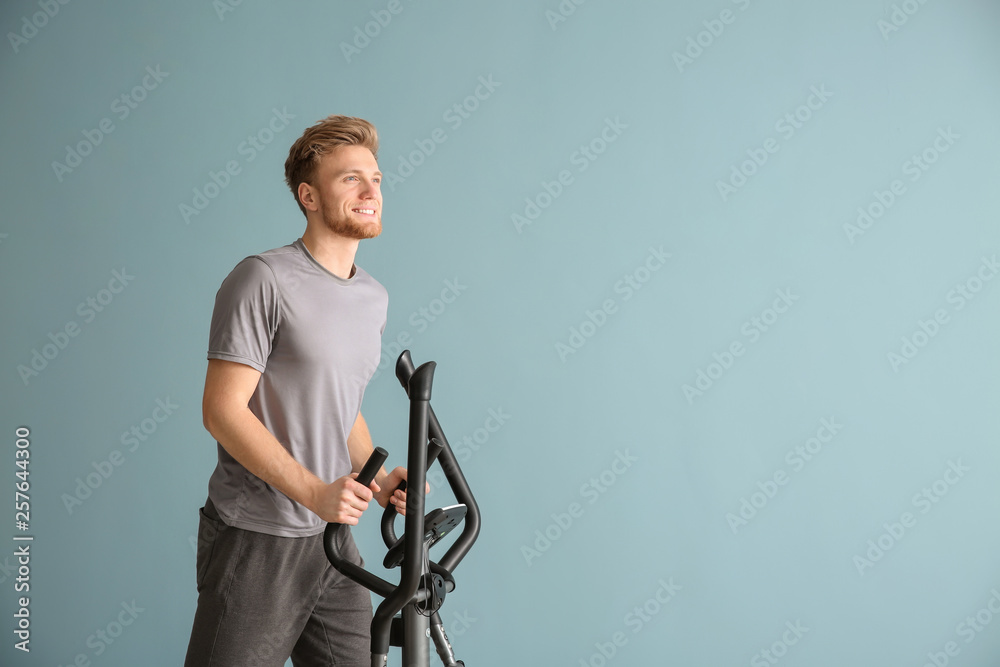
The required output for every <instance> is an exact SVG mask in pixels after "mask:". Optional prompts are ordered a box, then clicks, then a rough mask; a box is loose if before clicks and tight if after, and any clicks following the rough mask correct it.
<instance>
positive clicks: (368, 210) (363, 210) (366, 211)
mask: <svg viewBox="0 0 1000 667" xmlns="http://www.w3.org/2000/svg"><path fill="white" fill-rule="evenodd" d="M351 210H352V211H354V212H355V213H362V214H364V215H375V209H373V208H352V209H351Z"/></svg>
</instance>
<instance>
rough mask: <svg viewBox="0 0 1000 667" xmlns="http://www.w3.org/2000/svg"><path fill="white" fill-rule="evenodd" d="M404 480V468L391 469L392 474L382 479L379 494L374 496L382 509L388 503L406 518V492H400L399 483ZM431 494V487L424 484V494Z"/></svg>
mask: <svg viewBox="0 0 1000 667" xmlns="http://www.w3.org/2000/svg"><path fill="white" fill-rule="evenodd" d="M405 480H406V468H393V470H392V472H390V473H389V474H388V475H386V476H385V477H383V478H382V488H383V490H382V491H381V492H377V493H376V494H375V500H377V501H378V504H379V505H381V506H382V507H387V506H388V504H389V503H392V504H393V505H395V506H396V511H397V512H399V513H400V514H402V515H403V516H406V491H402V490H400V489H399V488H398V487H399V483H400V482H402V481H405ZM430 492H431V485H430V484H427V483H426V482H425V483H424V493H430Z"/></svg>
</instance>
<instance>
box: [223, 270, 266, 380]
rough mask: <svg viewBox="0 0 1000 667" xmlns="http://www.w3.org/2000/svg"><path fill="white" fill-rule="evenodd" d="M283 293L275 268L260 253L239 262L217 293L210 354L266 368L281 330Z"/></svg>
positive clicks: (254, 366) (255, 367)
mask: <svg viewBox="0 0 1000 667" xmlns="http://www.w3.org/2000/svg"><path fill="white" fill-rule="evenodd" d="M280 306H281V304H280V295H279V293H278V285H277V281H276V279H275V277H274V272H273V271H272V270H271V267H269V266H268V265H267V264H266V263H265V262H264V260H262V259H260V258H259V257H253V256H252V257H247V258H246V259H244V260H243V261H242V262H240V263H239V264H237V265H236V268H234V269H233V270H232V271H231V272H230V274H229V275H228V276H226V279H225V280H224V281H222V286H221V287H220V288H219V291H218V293H217V294H216V295H215V309H214V310H213V311H212V325H211V330H210V332H209V339H208V358H209V359H224V360H226V361H235V362H237V363H241V364H246V365H247V366H251V367H253V368H254V369H256V370H258V371H260V372H261V373H263V372H264V368H265V367H266V366H267V358H268V356H270V354H271V344H272V341H273V340H274V336H275V334H276V333H277V330H278V320H279V317H280Z"/></svg>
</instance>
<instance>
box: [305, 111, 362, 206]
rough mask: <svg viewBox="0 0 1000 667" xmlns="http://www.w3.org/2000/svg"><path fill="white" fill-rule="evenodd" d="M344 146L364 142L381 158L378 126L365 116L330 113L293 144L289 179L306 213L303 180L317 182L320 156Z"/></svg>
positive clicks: (358, 144) (360, 144) (359, 144)
mask: <svg viewBox="0 0 1000 667" xmlns="http://www.w3.org/2000/svg"><path fill="white" fill-rule="evenodd" d="M340 146H364V147H365V148H367V149H368V150H370V151H371V152H372V155H374V156H375V158H376V159H378V133H377V132H376V131H375V126H374V125H372V124H371V123H369V122H368V121H367V120H364V119H363V118H354V117H352V116H327V117H326V118H324V119H323V120H321V121H319V122H317V123H316V124H315V125H313V126H312V127H310V128H308V129H306V131H305V132H303V133H302V136H301V137H299V138H298V140H296V142H295V143H294V144H292V147H291V149H290V150H289V151H288V159H287V160H285V183H287V184H288V187H289V188H290V189H291V191H292V196H293V197H295V203H296V204H298V205H299V210H300V211H302V215H305V214H306V209H305V207H304V206H303V205H302V202H301V201H299V184H300V183H309V184H310V185H312V184H313V182H312V179H313V176H315V174H316V167H317V166H318V165H319V161H320V159H321V158H322V157H323V156H324V155H326V154H328V153H330V152H331V151H333V150H334V149H336V148H338V147H340Z"/></svg>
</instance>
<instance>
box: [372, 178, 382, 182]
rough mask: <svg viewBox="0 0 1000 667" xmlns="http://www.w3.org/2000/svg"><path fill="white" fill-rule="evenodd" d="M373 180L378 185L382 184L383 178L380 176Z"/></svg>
mask: <svg viewBox="0 0 1000 667" xmlns="http://www.w3.org/2000/svg"><path fill="white" fill-rule="evenodd" d="M372 180H373V181H375V182H376V183H381V182H382V178H381V177H379V176H376V177H375V178H373V179H372Z"/></svg>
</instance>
